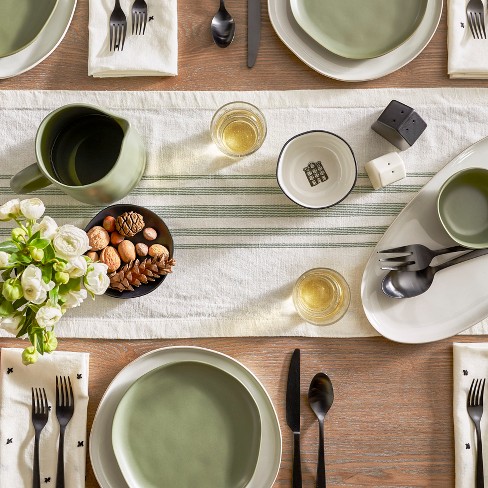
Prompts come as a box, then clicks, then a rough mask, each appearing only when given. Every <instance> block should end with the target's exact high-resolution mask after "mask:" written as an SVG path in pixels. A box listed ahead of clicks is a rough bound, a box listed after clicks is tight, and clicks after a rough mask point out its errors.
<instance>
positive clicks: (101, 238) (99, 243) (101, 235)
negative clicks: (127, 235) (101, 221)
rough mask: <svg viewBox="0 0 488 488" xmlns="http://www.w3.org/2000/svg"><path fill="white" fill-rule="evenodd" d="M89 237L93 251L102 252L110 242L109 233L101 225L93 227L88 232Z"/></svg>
mask: <svg viewBox="0 0 488 488" xmlns="http://www.w3.org/2000/svg"><path fill="white" fill-rule="evenodd" d="M87 235H88V240H89V241H90V248H91V250H92V251H101V250H102V249H103V248H104V247H107V246H108V243H109V242H110V236H109V235H108V232H107V231H106V230H105V229H104V228H103V227H102V226H100V225H96V226H95V227H92V228H91V229H90V230H89V231H88V232H87Z"/></svg>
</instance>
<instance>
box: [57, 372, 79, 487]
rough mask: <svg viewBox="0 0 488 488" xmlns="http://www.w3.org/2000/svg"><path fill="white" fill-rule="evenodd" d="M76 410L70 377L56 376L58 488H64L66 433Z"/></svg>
mask: <svg viewBox="0 0 488 488" xmlns="http://www.w3.org/2000/svg"><path fill="white" fill-rule="evenodd" d="M74 410H75V398H74V395H73V388H72V387H71V380H70V378H69V376H67V377H66V376H59V377H58V376H56V417H57V419H58V422H59V446H58V469H57V474H56V488H64V432H65V430H66V426H67V425H68V423H69V421H70V420H71V417H72V416H73V412H74Z"/></svg>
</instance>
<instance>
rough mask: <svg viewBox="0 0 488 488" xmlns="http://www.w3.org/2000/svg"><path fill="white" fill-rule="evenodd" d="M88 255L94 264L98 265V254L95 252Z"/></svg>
mask: <svg viewBox="0 0 488 488" xmlns="http://www.w3.org/2000/svg"><path fill="white" fill-rule="evenodd" d="M86 255H87V256H88V257H89V258H90V259H91V260H92V261H93V262H94V263H96V262H97V261H98V254H97V253H96V252H95V251H88V252H87V253H86Z"/></svg>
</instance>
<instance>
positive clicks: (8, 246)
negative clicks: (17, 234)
mask: <svg viewBox="0 0 488 488" xmlns="http://www.w3.org/2000/svg"><path fill="white" fill-rule="evenodd" d="M18 250H19V248H18V246H17V244H15V242H14V241H3V242H0V251H4V252H8V253H11V252H16V251H18Z"/></svg>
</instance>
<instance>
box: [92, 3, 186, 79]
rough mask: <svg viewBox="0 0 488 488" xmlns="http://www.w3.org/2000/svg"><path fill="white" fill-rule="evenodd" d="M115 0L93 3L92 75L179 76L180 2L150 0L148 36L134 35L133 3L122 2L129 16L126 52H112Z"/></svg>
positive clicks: (102, 76) (101, 76)
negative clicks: (110, 29)
mask: <svg viewBox="0 0 488 488" xmlns="http://www.w3.org/2000/svg"><path fill="white" fill-rule="evenodd" d="M114 3H115V2H114V0H90V4H89V5H90V15H89V23H88V32H89V42H88V75H90V76H94V77H98V78H106V77H117V76H175V75H177V74H178V17H177V0H146V3H147V5H148V22H147V24H146V32H145V34H144V35H139V36H137V35H132V34H131V32H132V19H131V9H132V4H133V0H120V6H121V7H122V10H123V11H124V13H125V15H126V17H127V36H126V38H125V44H124V50H123V51H110V46H109V18H110V14H111V13H112V10H113V8H114Z"/></svg>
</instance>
